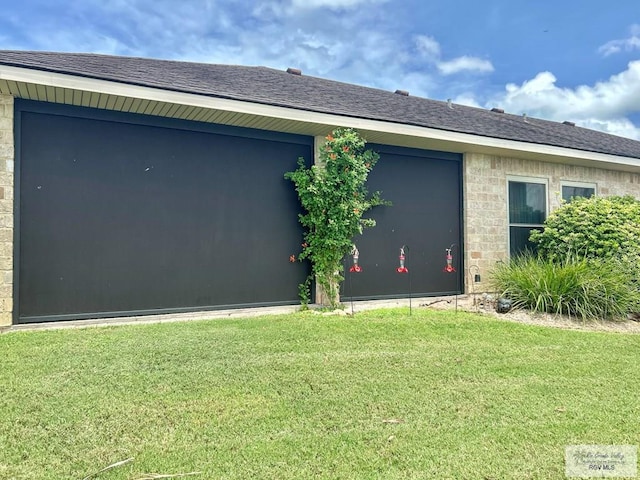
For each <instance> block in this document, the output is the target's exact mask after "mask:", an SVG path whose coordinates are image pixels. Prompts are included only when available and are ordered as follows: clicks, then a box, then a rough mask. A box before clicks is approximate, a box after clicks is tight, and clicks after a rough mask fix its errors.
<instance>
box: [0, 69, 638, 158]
mask: <svg viewBox="0 0 640 480" xmlns="http://www.w3.org/2000/svg"><path fill="white" fill-rule="evenodd" d="M0 79H3V80H10V81H15V82H24V83H32V84H36V85H45V86H51V87H60V88H67V89H71V90H79V91H87V92H95V93H102V94H107V95H117V96H122V97H128V98H140V99H144V100H150V101H157V102H167V103H173V104H178V105H189V106H194V107H202V108H211V109H215V110H223V111H229V112H236V113H243V114H248V115H257V116H262V117H269V118H279V119H285V120H291V121H299V122H304V123H314V124H319V125H335V126H343V127H351V128H356V129H359V130H369V131H374V132H383V133H388V134H392V135H402V136H409V137H418V138H424V139H429V140H437V141H441V142H446V143H449V144H451V145H452V147H453V146H455V148H454V150H455V151H458V152H472V151H479V150H480V151H489V152H493V153H495V154H500V153H499V152H501V151H502V152H505V151H506V152H507V153H511V154H514V155H517V154H518V153H519V152H522V153H526V154H527V156H531V155H532V154H533V155H540V156H542V157H548V156H551V157H555V158H566V159H567V160H569V159H576V160H580V161H583V162H584V161H586V162H595V163H601V164H609V165H612V166H613V165H620V166H625V167H627V168H628V167H632V168H633V169H635V168H638V169H640V159H636V158H629V157H621V156H617V155H609V154H604V153H596V152H588V151H583V150H575V149H572V148H565V147H555V146H552V145H543V144H536V143H527V142H520V141H516V140H504V139H500V138H493V137H484V136H480V135H472V134H467V133H459V132H451V131H447V130H439V129H436V128H429V127H420V126H415V125H407V124H402V123H393V122H385V121H381V120H371V119H364V118H358V117H348V116H344V115H336V114H329V113H320V112H313V111H308V110H301V109H296V108H290V107H279V106H274V105H266V104H261V103H254V102H250V101H243V100H232V99H227V98H220V97H213V96H206V95H199V94H193V93H184V92H175V91H171V90H163V89H160V88H153V87H145V86H139V85H130V84H126V83H119V82H114V81H108V80H100V79H94V78H87V77H80V76H75V75H68V74H61V73H53V72H46V71H42V70H35V69H30V68H21V67H11V66H3V65H0ZM503 155H504V153H503ZM541 160H542V159H541Z"/></svg>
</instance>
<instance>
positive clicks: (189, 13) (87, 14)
mask: <svg viewBox="0 0 640 480" xmlns="http://www.w3.org/2000/svg"><path fill="white" fill-rule="evenodd" d="M637 2H638V0H613V1H610V2H603V1H596V0H555V1H551V0H536V1H531V0H482V1H479V0H448V1H445V0H263V1H244V0H239V1H232V0H57V1H53V0H23V1H21V2H11V6H10V7H5V8H3V15H2V16H1V17H0V49H19V50H48V51H61V52H62V51H63V52H93V53H105V54H113V55H132V56H142V57H155V58H165V59H176V60H186V61H199V62H209V63H225V64H239V65H264V66H269V67H273V68H278V69H286V68H287V67H297V68H300V69H302V71H303V74H305V75H313V76H319V77H323V78H328V79H333V80H340V81H345V82H350V83H356V84H359V85H367V86H372V87H376V88H382V89H385V90H392V91H393V90H396V89H402V90H408V91H409V92H410V93H411V95H417V96H424V97H429V98H433V99H437V100H446V99H449V98H451V99H452V100H453V101H454V102H456V103H464V104H468V105H474V106H479V107H483V108H491V107H500V108H504V109H505V111H507V112H509V113H514V114H517V115H520V114H522V113H526V114H527V115H529V116H535V117H541V118H547V119H550V120H557V121H563V120H571V121H574V122H576V123H577V124H578V125H581V126H584V127H588V128H595V129H599V130H604V131H608V132H610V133H614V134H617V135H622V136H627V137H631V138H636V139H639V140H640V6H639V5H638V3H637Z"/></svg>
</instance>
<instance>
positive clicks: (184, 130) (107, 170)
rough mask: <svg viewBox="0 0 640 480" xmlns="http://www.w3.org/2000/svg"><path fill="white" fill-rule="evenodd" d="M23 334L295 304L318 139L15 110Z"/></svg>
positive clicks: (109, 115)
mask: <svg viewBox="0 0 640 480" xmlns="http://www.w3.org/2000/svg"><path fill="white" fill-rule="evenodd" d="M16 127H17V128H16V131H17V137H18V138H17V150H16V158H17V160H18V164H17V177H18V178H17V182H16V184H17V186H18V190H17V195H18V199H19V202H18V204H17V207H18V210H17V215H16V218H17V220H16V223H17V225H16V227H17V231H18V238H17V243H16V258H17V263H18V268H17V269H16V275H17V278H16V284H17V286H18V289H17V298H18V302H17V304H18V305H17V306H18V318H17V321H18V322H32V321H46V320H60V319H78V318H90V317H105V316H118V315H132V314H145V313H160V312H176V311H189V310H200V309H209V308H222V307H229V306H257V305H275V304H291V303H296V302H297V301H298V297H297V294H298V284H299V283H300V282H302V281H303V280H304V278H305V277H306V275H307V273H308V271H307V270H306V267H305V266H304V265H302V264H300V263H299V262H296V263H295V264H291V263H290V262H289V261H288V260H289V255H290V254H291V253H292V252H297V251H298V250H299V244H300V238H301V237H302V231H301V228H300V226H299V224H298V222H297V214H298V211H299V206H298V202H297V198H296V195H295V191H294V190H293V188H292V186H291V183H290V182H288V181H286V180H284V178H283V173H284V172H286V171H289V170H293V169H295V168H296V160H297V158H298V157H300V156H302V157H304V158H306V159H311V158H312V142H313V139H312V138H311V137H302V136H294V135H283V134H276V133H270V132H261V131H254V130H248V129H239V128H228V127H221V126H211V125H207V124H200V123H195V122H186V121H174V120H169V119H160V118H154V117H144V116H140V115H128V114H120V113H116V112H103V111H98V110H94V109H83V108H77V107H68V106H56V105H51V104H46V103H39V102H26V101H19V102H16Z"/></svg>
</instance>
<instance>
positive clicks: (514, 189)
mask: <svg viewBox="0 0 640 480" xmlns="http://www.w3.org/2000/svg"><path fill="white" fill-rule="evenodd" d="M546 205H547V202H546V186H545V185H544V184H541V183H525V182H509V223H524V224H534V225H540V224H542V223H543V222H544V220H545V218H546V217H547V207H546Z"/></svg>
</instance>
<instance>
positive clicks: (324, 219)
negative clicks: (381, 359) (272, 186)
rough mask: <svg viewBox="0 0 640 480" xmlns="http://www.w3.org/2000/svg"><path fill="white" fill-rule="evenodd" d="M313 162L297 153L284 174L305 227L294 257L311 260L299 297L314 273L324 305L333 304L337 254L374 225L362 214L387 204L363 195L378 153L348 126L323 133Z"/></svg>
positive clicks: (304, 297) (306, 294) (339, 268)
mask: <svg viewBox="0 0 640 480" xmlns="http://www.w3.org/2000/svg"><path fill="white" fill-rule="evenodd" d="M325 140H326V143H325V144H324V146H323V147H322V148H321V150H320V152H319V162H317V163H316V165H313V166H311V167H310V168H308V167H307V166H306V165H305V161H304V159H303V158H299V159H298V168H297V169H296V170H295V171H293V172H287V173H286V174H285V178H286V179H288V180H291V181H292V182H293V183H294V184H295V188H296V192H297V193H298V198H299V199H300V203H301V205H302V207H303V209H304V212H305V213H302V214H300V215H299V220H300V223H301V224H302V226H303V227H304V228H305V234H304V243H303V244H302V246H303V250H302V252H301V253H300V255H299V256H298V259H299V260H305V259H308V260H310V261H311V265H312V271H311V274H310V275H309V277H308V278H307V279H306V281H305V282H304V283H303V284H301V285H300V299H301V301H302V303H303V305H305V306H306V305H307V304H308V303H309V300H310V298H311V292H310V287H311V284H312V281H313V278H314V277H315V278H316V280H317V282H318V284H319V286H320V288H321V289H322V291H323V292H324V295H323V297H324V299H325V301H326V302H327V305H328V306H330V307H332V308H335V307H336V306H337V304H338V289H339V285H340V282H341V281H342V280H344V277H343V276H342V273H343V270H344V268H343V265H342V259H343V258H344V257H345V255H348V254H349V253H350V251H351V250H352V248H353V237H354V236H355V235H356V234H361V233H362V230H363V228H365V227H373V226H375V224H376V222H375V220H373V219H371V218H364V217H363V215H364V214H365V213H366V212H367V211H369V210H370V209H371V208H373V207H375V206H377V205H389V203H388V202H385V201H384V200H382V199H381V198H380V192H375V193H373V194H371V195H370V194H369V192H368V191H367V189H366V188H365V183H366V181H367V177H368V176H369V173H370V172H371V169H372V168H373V167H374V166H375V164H376V162H377V161H378V158H379V156H378V154H377V153H375V152H373V151H371V150H365V143H366V142H365V140H364V139H363V138H362V137H361V136H360V134H359V133H358V132H357V131H355V130H353V129H350V128H338V129H336V130H334V131H333V132H332V133H331V134H329V135H327V137H326V138H325Z"/></svg>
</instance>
